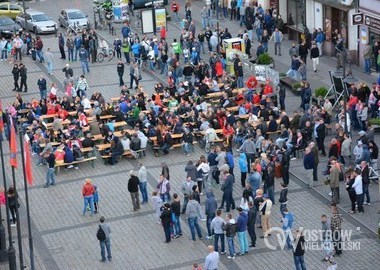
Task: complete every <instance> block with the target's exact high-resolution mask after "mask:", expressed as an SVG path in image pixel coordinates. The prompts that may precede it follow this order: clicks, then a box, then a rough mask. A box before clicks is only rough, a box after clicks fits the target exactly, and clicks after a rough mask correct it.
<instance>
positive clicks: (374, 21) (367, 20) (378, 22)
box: [364, 15, 380, 30]
mask: <svg viewBox="0 0 380 270" xmlns="http://www.w3.org/2000/svg"><path fill="white" fill-rule="evenodd" d="M364 24H365V25H367V26H368V27H371V28H374V29H377V30H380V19H378V18H374V17H372V16H368V15H365V16H364Z"/></svg>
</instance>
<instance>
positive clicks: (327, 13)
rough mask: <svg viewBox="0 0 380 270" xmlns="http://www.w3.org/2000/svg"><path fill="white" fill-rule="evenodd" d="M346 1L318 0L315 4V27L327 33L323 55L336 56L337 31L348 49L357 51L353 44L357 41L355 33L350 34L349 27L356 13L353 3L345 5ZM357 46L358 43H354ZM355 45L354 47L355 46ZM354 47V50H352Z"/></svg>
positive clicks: (349, 2)
mask: <svg viewBox="0 0 380 270" xmlns="http://www.w3.org/2000/svg"><path fill="white" fill-rule="evenodd" d="M343 2H344V1H338V0H316V1H315V4H314V14H313V15H314V25H315V27H317V28H319V27H320V28H322V30H323V31H324V32H325V36H326V41H325V42H324V45H323V54H325V55H329V56H331V55H334V54H335V49H334V47H335V44H334V43H333V35H334V31H335V30H337V31H338V33H339V34H341V35H342V36H343V38H344V39H345V41H346V42H345V45H346V47H347V48H348V49H349V50H351V49H352V48H354V49H355V46H350V45H353V44H351V43H352V41H353V40H355V36H356V35H357V34H356V33H354V34H353V35H352V36H351V34H352V32H350V30H351V29H350V27H349V15H350V13H351V12H353V11H354V6H353V1H345V2H348V3H346V4H343ZM354 43H355V44H356V42H355V41H354ZM355 44H354V45H355ZM350 47H352V48H350Z"/></svg>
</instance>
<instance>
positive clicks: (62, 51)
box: [59, 46, 66, 59]
mask: <svg viewBox="0 0 380 270" xmlns="http://www.w3.org/2000/svg"><path fill="white" fill-rule="evenodd" d="M59 52H60V53H61V58H62V59H66V53H65V47H63V46H59Z"/></svg>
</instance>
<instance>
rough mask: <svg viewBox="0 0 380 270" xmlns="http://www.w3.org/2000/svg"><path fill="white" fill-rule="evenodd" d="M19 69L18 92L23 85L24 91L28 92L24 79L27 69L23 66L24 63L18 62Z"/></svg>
mask: <svg viewBox="0 0 380 270" xmlns="http://www.w3.org/2000/svg"><path fill="white" fill-rule="evenodd" d="M19 69H20V78H21V81H20V88H19V91H18V92H21V91H22V87H23V86H24V92H28V86H27V84H26V79H27V69H26V67H25V66H24V64H22V63H20V64H19Z"/></svg>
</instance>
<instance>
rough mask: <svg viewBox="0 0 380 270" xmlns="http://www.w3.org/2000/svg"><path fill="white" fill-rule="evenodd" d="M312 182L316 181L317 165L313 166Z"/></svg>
mask: <svg viewBox="0 0 380 270" xmlns="http://www.w3.org/2000/svg"><path fill="white" fill-rule="evenodd" d="M313 181H318V164H314V168H313Z"/></svg>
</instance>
